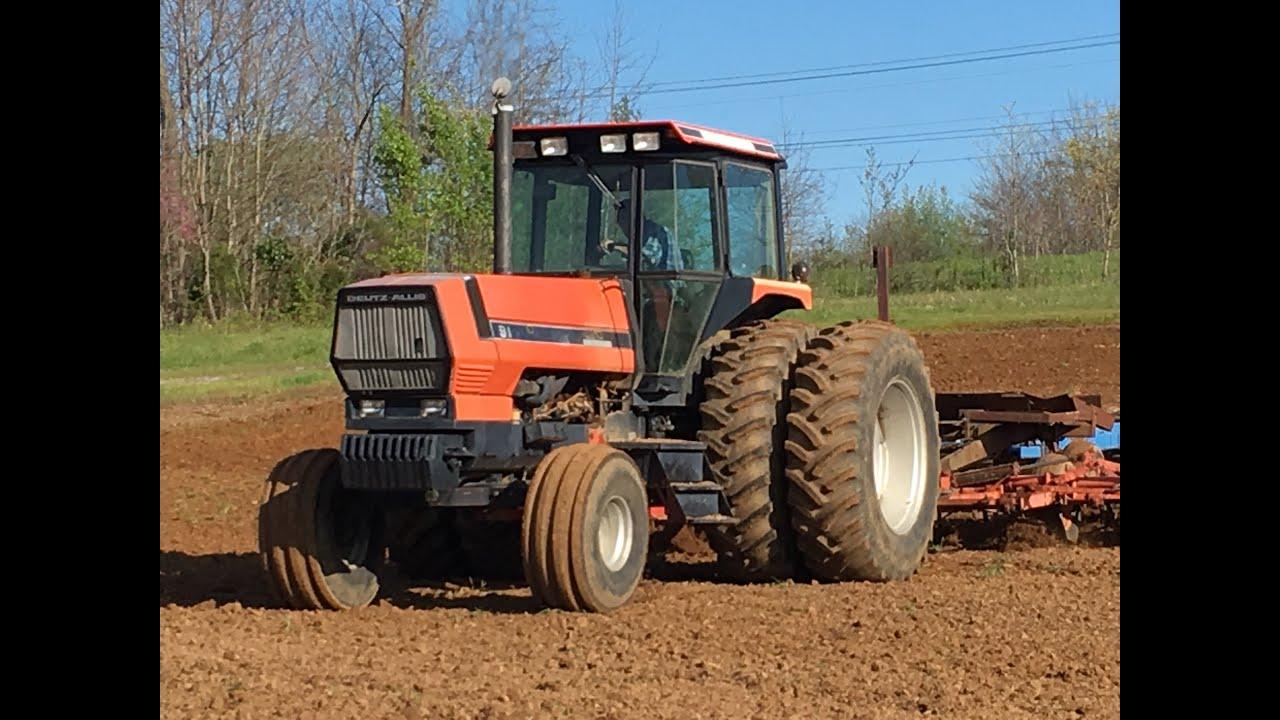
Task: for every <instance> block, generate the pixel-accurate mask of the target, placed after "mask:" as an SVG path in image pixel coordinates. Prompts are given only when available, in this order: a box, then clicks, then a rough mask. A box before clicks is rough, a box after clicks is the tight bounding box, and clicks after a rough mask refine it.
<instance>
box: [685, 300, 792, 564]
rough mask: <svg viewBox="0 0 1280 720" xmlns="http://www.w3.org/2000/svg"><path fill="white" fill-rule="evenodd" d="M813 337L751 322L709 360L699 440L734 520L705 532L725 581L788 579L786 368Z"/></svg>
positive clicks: (785, 326) (786, 324) (785, 325)
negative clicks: (734, 522) (735, 521)
mask: <svg viewBox="0 0 1280 720" xmlns="http://www.w3.org/2000/svg"><path fill="white" fill-rule="evenodd" d="M813 333H814V328H813V327H812V326H809V325H806V324H804V323H800V322H796V321H793V320H763V321H760V322H754V323H750V324H748V325H744V326H742V327H739V328H735V329H734V330H732V331H731V333H730V335H729V338H728V339H727V340H725V341H723V342H721V343H720V344H719V345H718V346H717V347H716V349H715V351H714V354H713V355H712V357H711V359H710V371H709V372H708V373H707V376H706V379H705V380H704V381H703V392H704V395H705V399H704V400H703V401H702V404H701V406H700V407H699V410H700V412H701V416H702V427H701V429H700V430H699V431H698V439H699V440H700V441H702V442H704V443H706V445H707V451H706V454H707V463H708V465H709V467H710V469H711V477H712V479H714V480H715V481H716V482H717V483H719V485H720V487H721V488H723V489H724V494H725V496H726V497H727V498H728V500H729V506H730V508H731V509H732V510H733V516H734V517H736V518H738V519H739V521H738V524H736V525H724V526H709V527H708V528H707V537H708V540H709V541H710V543H711V547H712V548H714V549H715V551H716V554H717V555H718V556H719V562H720V566H721V571H722V572H723V573H724V574H725V575H726V576H728V577H732V578H735V579H739V580H774V579H782V578H789V577H792V576H793V575H794V574H795V569H796V563H797V561H796V557H795V548H794V541H793V539H792V537H791V519H790V516H789V513H788V510H787V480H786V474H785V472H786V453H785V450H784V448H783V443H784V442H785V440H786V437H787V435H786V417H787V405H788V402H789V397H788V396H789V393H790V391H791V383H792V369H793V368H794V366H795V362H796V356H797V355H798V354H799V352H800V350H801V349H803V348H804V346H805V343H806V342H807V341H808V340H809V338H810V337H811V336H812V335H813Z"/></svg>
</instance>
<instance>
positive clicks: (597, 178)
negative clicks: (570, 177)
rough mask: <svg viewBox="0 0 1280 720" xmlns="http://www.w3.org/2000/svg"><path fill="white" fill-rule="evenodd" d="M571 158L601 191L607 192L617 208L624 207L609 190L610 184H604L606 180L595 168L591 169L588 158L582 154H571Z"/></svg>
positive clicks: (610, 200)
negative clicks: (585, 158)
mask: <svg viewBox="0 0 1280 720" xmlns="http://www.w3.org/2000/svg"><path fill="white" fill-rule="evenodd" d="M569 158H570V159H571V160H573V161H574V162H575V163H577V165H578V167H580V168H582V171H583V172H585V173H586V174H587V178H588V179H590V180H591V182H592V183H593V184H594V185H595V186H596V187H597V188H599V189H600V192H602V193H604V194H605V197H608V198H609V202H611V203H613V207H614V209H615V210H616V209H618V208H620V207H622V201H621V200H619V199H618V198H617V196H615V195H614V194H613V193H612V192H610V191H609V186H608V185H605V184H604V180H601V179H600V176H599V175H597V174H596V171H595V170H592V169H591V166H590V165H588V164H587V161H586V160H583V159H582V156H581V155H570V156H569Z"/></svg>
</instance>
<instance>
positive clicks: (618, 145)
mask: <svg viewBox="0 0 1280 720" xmlns="http://www.w3.org/2000/svg"><path fill="white" fill-rule="evenodd" d="M626 151H627V136H626V135H601V136H600V152H603V153H620V152H626Z"/></svg>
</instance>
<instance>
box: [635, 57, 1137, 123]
mask: <svg viewBox="0 0 1280 720" xmlns="http://www.w3.org/2000/svg"><path fill="white" fill-rule="evenodd" d="M1119 61H1120V58H1108V59H1106V60H1087V61H1084V62H1077V63H1061V64H1058V65H1037V66H1034V67H1028V68H1015V69H1011V70H999V71H997V72H989V73H972V74H969V75H948V76H946V77H938V78H924V79H922V80H908V81H905V82H894V83H880V84H878V85H862V86H859V87H853V88H838V89H834V90H817V91H813V92H803V93H785V94H781V95H756V96H754V97H740V98H726V99H722V100H708V101H705V102H697V103H681V104H679V105H659V106H657V107H656V108H652V110H655V111H656V110H663V111H666V110H680V109H685V108H696V107H708V106H711V105H732V104H734V103H745V102H766V101H770V100H789V99H791V98H799V97H814V96H817V95H844V94H848V93H855V92H863V91H866V90H877V89H880V88H896V87H906V86H908V85H927V84H929V83H938V82H950V81H952V80H972V79H975V78H989V77H999V76H1002V75H1017V74H1019V73H1025V72H1032V71H1035V70H1056V69H1061V68H1073V67H1080V66H1082V65H1098V64H1100V63H1112V62H1119Z"/></svg>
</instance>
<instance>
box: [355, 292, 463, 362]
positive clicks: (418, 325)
mask: <svg viewBox="0 0 1280 720" xmlns="http://www.w3.org/2000/svg"><path fill="white" fill-rule="evenodd" d="M430 309H433V308H428V306H427V305H426V304H425V303H423V304H415V305H374V306H371V307H370V306H364V307H360V306H354V307H345V308H343V309H342V310H341V311H340V312H339V319H338V323H339V325H343V324H349V325H350V330H351V333H350V339H351V346H350V352H351V354H350V355H349V357H350V359H352V360H419V359H424V358H433V357H440V354H439V353H438V350H439V349H438V348H437V347H436V337H435V333H434V332H432V330H433V328H434V327H435V326H436V325H437V324H438V323H433V322H432V320H433V318H432V317H431V313H430V312H428V311H429V310H430ZM344 316H345V317H344ZM344 321H345V322H344Z"/></svg>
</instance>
